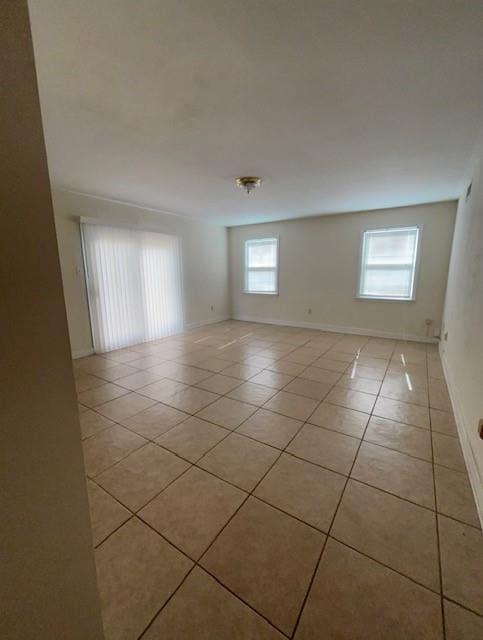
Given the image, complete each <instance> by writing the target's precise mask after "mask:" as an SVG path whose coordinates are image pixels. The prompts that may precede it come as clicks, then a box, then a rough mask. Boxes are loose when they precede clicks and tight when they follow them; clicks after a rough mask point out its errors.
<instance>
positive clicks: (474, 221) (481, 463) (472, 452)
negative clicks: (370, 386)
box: [441, 136, 483, 522]
mask: <svg viewBox="0 0 483 640" xmlns="http://www.w3.org/2000/svg"><path fill="white" fill-rule="evenodd" d="M482 141H483V136H482ZM472 169H473V171H472V178H470V179H468V184H469V182H470V180H471V179H472V190H471V195H470V197H469V198H468V200H467V201H466V200H465V197H463V198H461V200H460V202H459V205H458V213H457V217H456V225H455V233H454V241H453V251H452V255H451V265H450V270H449V276H448V290H447V294H446V303H445V310H444V329H443V330H444V331H445V332H447V333H448V339H447V341H444V340H443V341H442V342H441V355H442V359H443V364H444V367H445V372H446V377H447V381H448V386H449V391H450V394H451V399H452V401H453V406H454V409H455V413H456V418H457V423H458V428H459V433H460V439H461V442H462V445H463V450H464V453H465V459H466V463H467V466H468V471H469V473H470V476H471V480H472V485H473V487H474V489H475V493H476V494H477V496H476V497H477V502H478V504H479V510H480V517H481V520H482V522H483V440H482V439H480V437H479V436H478V431H477V429H478V421H479V420H481V419H483V143H480V144H479V146H478V148H477V153H476V157H475V161H474V164H473V168H472Z"/></svg>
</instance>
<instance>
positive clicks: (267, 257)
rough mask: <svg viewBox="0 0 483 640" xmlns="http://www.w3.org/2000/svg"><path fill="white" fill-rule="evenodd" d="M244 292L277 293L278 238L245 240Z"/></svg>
mask: <svg viewBox="0 0 483 640" xmlns="http://www.w3.org/2000/svg"><path fill="white" fill-rule="evenodd" d="M245 293H265V294H272V295H273V294H277V293H278V240H277V238H260V239H256V240H246V241H245Z"/></svg>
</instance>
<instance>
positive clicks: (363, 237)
mask: <svg viewBox="0 0 483 640" xmlns="http://www.w3.org/2000/svg"><path fill="white" fill-rule="evenodd" d="M410 229H411V230H412V229H416V232H417V233H416V256H415V260H414V264H413V267H412V276H413V277H412V284H411V297H409V298H401V297H400V298H396V297H391V296H372V295H365V294H363V293H361V286H362V273H363V267H364V257H365V246H366V233H370V232H374V231H381V232H386V231H387V232H390V231H407V230H410ZM422 235H423V225H422V224H415V225H410V226H398V227H366V228H365V229H363V230H362V231H361V236H360V242H359V277H358V281H357V291H356V295H355V297H356V299H358V300H377V301H379V302H415V301H416V290H417V287H418V283H419V267H420V263H421V260H420V257H421V244H422V242H421V238H422Z"/></svg>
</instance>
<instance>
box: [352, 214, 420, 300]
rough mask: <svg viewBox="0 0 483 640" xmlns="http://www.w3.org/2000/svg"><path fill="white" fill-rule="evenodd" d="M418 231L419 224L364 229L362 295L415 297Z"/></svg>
mask: <svg viewBox="0 0 483 640" xmlns="http://www.w3.org/2000/svg"><path fill="white" fill-rule="evenodd" d="M418 233H419V229H418V228H417V227H408V228H405V229H377V230H374V231H366V232H365V233H364V240H363V255H362V265H361V278H360V292H359V293H360V295H362V296H373V297H379V298H402V299H410V298H412V297H413V283H414V271H415V268H416V253H417V249H418Z"/></svg>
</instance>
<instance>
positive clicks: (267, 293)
mask: <svg viewBox="0 0 483 640" xmlns="http://www.w3.org/2000/svg"><path fill="white" fill-rule="evenodd" d="M272 240H275V242H276V247H277V263H276V265H275V267H252V268H249V267H248V260H247V255H248V244H249V243H250V242H263V241H267V242H268V241H272ZM244 248H245V251H244V265H243V292H242V293H246V294H249V295H264V296H278V291H279V271H280V237H279V236H278V235H277V234H275V235H272V236H267V235H262V236H252V237H250V238H246V240H245V241H244ZM257 270H258V271H270V270H272V271H273V270H274V271H275V291H249V290H248V272H249V271H257Z"/></svg>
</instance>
